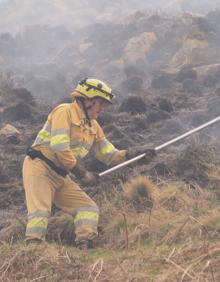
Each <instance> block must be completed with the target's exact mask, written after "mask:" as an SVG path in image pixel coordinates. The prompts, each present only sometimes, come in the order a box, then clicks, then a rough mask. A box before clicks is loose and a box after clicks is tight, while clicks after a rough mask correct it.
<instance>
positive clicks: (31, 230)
mask: <svg viewBox="0 0 220 282" xmlns="http://www.w3.org/2000/svg"><path fill="white" fill-rule="evenodd" d="M49 215H50V214H49V213H48V212H45V211H36V212H33V213H31V214H29V215H28V223H27V227H26V236H27V237H33V238H39V239H43V238H44V237H45V234H46V231H47V225H48V217H49Z"/></svg>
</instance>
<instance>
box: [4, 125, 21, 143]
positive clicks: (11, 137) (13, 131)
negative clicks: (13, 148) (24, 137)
mask: <svg viewBox="0 0 220 282" xmlns="http://www.w3.org/2000/svg"><path fill="white" fill-rule="evenodd" d="M20 137H21V133H20V131H19V130H17V128H16V127H14V126H13V125H11V124H6V125H5V126H4V127H3V128H2V129H1V130H0V138H4V139H5V140H6V141H7V142H10V143H13V144H17V143H19V142H20Z"/></svg>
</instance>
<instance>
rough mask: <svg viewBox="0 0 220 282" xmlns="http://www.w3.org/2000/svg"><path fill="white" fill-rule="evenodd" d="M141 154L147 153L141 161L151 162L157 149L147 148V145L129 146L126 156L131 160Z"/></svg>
mask: <svg viewBox="0 0 220 282" xmlns="http://www.w3.org/2000/svg"><path fill="white" fill-rule="evenodd" d="M141 154H145V157H144V158H143V159H140V161H142V162H144V163H149V162H150V161H151V160H152V159H153V158H154V157H155V156H156V151H155V149H150V148H147V147H146V146H137V147H133V148H129V149H128V150H127V153H126V158H127V159H128V160H129V159H132V158H135V157H137V156H139V155H141Z"/></svg>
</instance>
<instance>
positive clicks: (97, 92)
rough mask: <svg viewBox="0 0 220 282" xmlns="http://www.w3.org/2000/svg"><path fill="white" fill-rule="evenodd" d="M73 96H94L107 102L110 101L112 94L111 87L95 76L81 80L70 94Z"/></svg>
mask: <svg viewBox="0 0 220 282" xmlns="http://www.w3.org/2000/svg"><path fill="white" fill-rule="evenodd" d="M71 96H72V97H73V98H74V97H85V98H89V99H92V98H95V97H99V98H101V99H103V100H105V101H107V102H109V103H112V100H113V98H114V95H113V94H112V89H111V88H110V87H108V86H107V85H106V84H105V83H104V82H103V81H101V80H98V79H95V78H85V79H83V80H81V81H80V82H79V83H78V85H77V87H76V89H75V90H74V92H73V93H72V94H71Z"/></svg>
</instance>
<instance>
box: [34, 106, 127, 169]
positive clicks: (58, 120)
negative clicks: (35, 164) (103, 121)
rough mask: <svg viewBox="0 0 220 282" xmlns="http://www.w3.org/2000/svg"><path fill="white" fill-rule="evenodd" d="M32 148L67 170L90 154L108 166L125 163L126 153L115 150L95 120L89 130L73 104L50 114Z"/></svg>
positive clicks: (82, 115)
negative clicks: (79, 159) (77, 160)
mask: <svg viewBox="0 0 220 282" xmlns="http://www.w3.org/2000/svg"><path fill="white" fill-rule="evenodd" d="M33 147H34V148H36V149H39V150H40V151H41V152H42V153H43V154H44V155H45V156H46V157H47V158H49V159H51V160H52V161H53V162H54V163H55V164H57V165H58V166H63V167H64V168H65V169H67V170H70V169H72V168H73V167H74V165H75V164H76V158H81V159H82V158H84V157H85V156H86V155H87V154H88V153H89V152H90V153H91V154H92V155H94V157H95V158H97V159H98V160H100V161H101V162H103V163H105V164H107V165H114V164H115V160H116V159H117V161H116V162H120V161H123V160H124V159H125V151H119V150H117V149H116V148H115V147H114V146H113V145H112V144H111V143H110V142H109V141H108V140H107V139H106V137H105V135H104V133H103V130H102V128H101V127H100V125H99V124H98V122H97V121H96V120H91V127H90V126H89V124H88V122H87V121H86V119H85V117H84V113H83V111H82V109H81V108H80V106H79V105H78V104H77V103H76V102H73V103H70V104H61V105H59V106H57V107H56V108H55V109H54V110H53V111H52V112H51V113H50V114H49V116H48V119H47V121H46V123H45V124H44V126H43V128H42V129H41V130H40V131H39V133H38V135H37V138H36V140H35V142H34V144H33ZM112 160H113V163H111V161H112Z"/></svg>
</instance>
